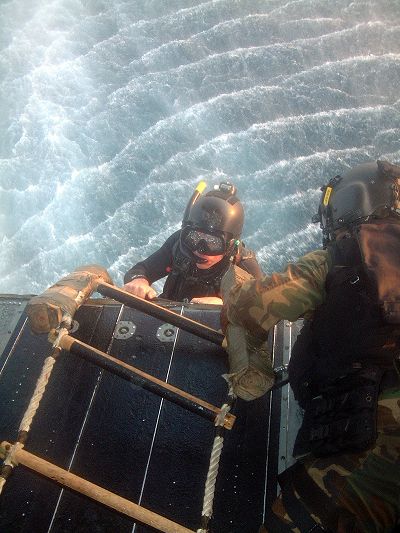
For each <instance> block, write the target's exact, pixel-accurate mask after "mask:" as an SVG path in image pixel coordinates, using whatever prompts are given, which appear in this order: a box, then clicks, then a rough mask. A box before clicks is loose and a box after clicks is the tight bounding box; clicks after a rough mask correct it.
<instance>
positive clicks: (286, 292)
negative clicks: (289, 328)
mask: <svg viewBox="0 0 400 533" xmlns="http://www.w3.org/2000/svg"><path fill="white" fill-rule="evenodd" d="M329 267H330V258H329V254H328V252H327V251H326V250H316V251H314V252H310V253H308V254H307V255H305V256H303V257H301V258H300V259H299V260H298V261H297V262H296V263H290V264H289V265H288V266H287V268H286V270H285V272H282V273H274V274H272V275H271V276H268V275H267V276H264V277H263V278H261V279H260V280H249V281H246V282H244V283H243V285H238V286H236V287H234V288H233V289H232V290H231V292H230V294H229V298H228V301H227V302H226V304H227V308H226V312H227V318H228V321H229V322H230V323H231V324H235V325H240V326H243V327H245V328H246V329H247V330H248V331H250V332H251V333H253V334H254V335H260V334H261V333H263V332H264V331H268V330H269V329H271V328H272V327H273V326H274V325H275V324H276V323H277V322H279V321H280V320H283V319H285V320H290V321H292V322H293V321H295V320H297V319H298V318H300V317H303V318H310V316H312V313H313V311H315V309H316V308H317V307H318V306H319V305H321V304H322V303H323V301H324V299H325V296H326V293H325V279H326V276H327V274H328V271H329Z"/></svg>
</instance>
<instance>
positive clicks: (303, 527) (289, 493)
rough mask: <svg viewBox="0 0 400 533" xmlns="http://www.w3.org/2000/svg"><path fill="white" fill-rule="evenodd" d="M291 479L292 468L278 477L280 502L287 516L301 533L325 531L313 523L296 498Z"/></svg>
mask: <svg viewBox="0 0 400 533" xmlns="http://www.w3.org/2000/svg"><path fill="white" fill-rule="evenodd" d="M292 477H293V470H292V467H291V468H288V469H287V470H285V471H284V472H282V474H280V475H279V476H278V479H279V484H280V486H281V489H282V501H283V504H284V506H285V509H286V511H287V513H288V515H289V516H290V518H291V519H292V520H293V522H294V523H295V524H296V526H297V527H298V528H299V529H300V531H301V533H311V532H312V533H319V532H321V533H322V532H323V531H325V530H324V529H322V527H321V526H319V525H318V524H317V523H316V522H315V520H314V519H313V518H312V516H311V515H310V513H309V512H308V510H307V509H306V507H305V506H304V505H303V504H302V502H301V501H300V500H299V499H298V498H296V495H295V493H294V487H293V482H292Z"/></svg>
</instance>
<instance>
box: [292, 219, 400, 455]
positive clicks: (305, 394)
mask: <svg viewBox="0 0 400 533" xmlns="http://www.w3.org/2000/svg"><path fill="white" fill-rule="evenodd" d="M328 252H329V254H330V258H331V267H330V270H329V272H328V275H327V278H326V283H325V289H326V298H325V301H324V303H323V304H322V305H321V306H320V307H319V308H318V309H317V311H316V312H315V315H314V317H313V320H312V322H310V323H307V324H306V325H305V329H304V331H303V332H302V334H301V335H300V337H299V339H298V342H296V344H295V347H294V350H293V352H292V358H291V362H290V365H289V376H290V377H289V379H290V383H291V386H292V389H293V391H294V394H295V397H296V398H297V399H298V400H299V403H300V405H301V406H302V407H303V408H304V409H305V413H304V419H303V424H302V427H301V429H300V431H299V435H298V437H297V440H296V446H295V454H296V455H300V454H302V453H306V452H308V451H313V452H314V453H315V454H316V455H321V456H323V455H330V454H333V453H336V452H340V451H343V450H353V451H358V450H361V449H365V448H366V447H368V446H370V445H371V444H372V443H373V442H374V440H375V438H376V432H375V414H376V406H377V398H378V394H379V389H380V387H381V381H382V377H383V376H384V375H386V376H389V381H390V380H391V381H392V382H393V375H395V373H394V369H393V359H394V357H395V355H397V354H398V352H399V349H400V312H399V309H400V224H399V223H398V222H397V221H385V220H382V221H379V222H374V223H369V224H366V223H365V224H361V225H359V226H357V227H356V228H354V229H353V230H352V232H351V234H349V237H348V238H344V239H342V240H338V241H334V242H333V243H332V244H331V245H330V246H329V248H328Z"/></svg>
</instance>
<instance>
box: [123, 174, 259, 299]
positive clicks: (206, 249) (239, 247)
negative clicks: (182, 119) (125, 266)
mask: <svg viewBox="0 0 400 533" xmlns="http://www.w3.org/2000/svg"><path fill="white" fill-rule="evenodd" d="M204 186H205V184H204V182H202V183H201V184H200V186H199V187H200V188H198V189H196V191H195V193H194V194H193V196H192V198H191V200H190V201H189V203H188V206H187V208H186V211H185V214H184V217H183V222H182V229H180V230H179V231H177V232H175V233H174V234H173V235H171V236H170V237H169V238H168V239H167V240H166V242H165V243H164V244H163V245H162V246H161V248H160V249H159V250H157V251H156V252H155V253H154V254H152V255H151V256H150V257H148V258H147V259H145V260H144V261H141V262H140V263H137V264H136V265H135V266H133V267H132V268H131V269H130V270H129V271H128V272H127V273H126V274H125V277H124V283H125V285H124V289H125V290H127V291H128V292H131V293H132V294H135V295H136V296H139V297H141V298H147V299H149V300H151V299H153V298H155V297H156V296H157V294H156V292H155V290H154V289H153V288H152V287H151V284H152V283H153V282H155V281H157V280H159V279H161V278H164V277H165V276H167V279H166V281H165V284H164V289H163V292H162V294H161V295H160V297H161V298H166V299H169V300H175V301H183V300H186V301H190V302H193V303H209V304H221V303H222V300H221V298H220V283H221V278H222V276H223V275H224V274H225V272H226V271H227V269H228V268H229V265H230V264H231V263H232V262H234V263H236V264H237V265H238V266H240V267H241V268H242V269H244V270H246V271H247V272H248V273H249V274H251V275H252V276H254V277H255V278H260V277H261V275H262V272H261V269H260V267H259V265H258V262H257V259H256V257H255V254H254V252H252V251H251V250H248V249H247V248H245V246H244V244H243V243H242V242H241V241H240V237H241V233H242V228H243V221H244V213H243V207H242V204H241V203H240V201H239V199H238V198H237V196H236V189H235V187H234V186H233V185H231V184H230V183H221V184H220V186H219V188H218V189H216V190H213V191H210V192H208V193H206V194H204V195H203V194H201V190H202V188H203V187H204Z"/></svg>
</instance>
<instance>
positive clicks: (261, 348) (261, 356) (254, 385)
mask: <svg viewBox="0 0 400 533" xmlns="http://www.w3.org/2000/svg"><path fill="white" fill-rule="evenodd" d="M223 346H224V348H225V349H226V350H227V352H228V355H229V374H225V375H224V378H225V379H226V380H227V381H228V382H229V383H230V385H231V387H232V389H233V392H234V393H235V394H236V396H238V397H239V398H242V399H243V400H247V401H250V400H255V399H256V398H259V397H260V396H262V395H263V394H265V393H266V392H268V391H269V390H270V389H271V387H272V386H273V384H274V383H275V374H274V370H273V368H272V361H271V355H270V353H269V350H268V347H267V341H266V340H265V339H259V338H257V337H255V336H253V335H250V333H248V332H246V330H245V329H244V328H242V327H241V326H235V325H233V324H229V325H228V327H227V329H226V337H225V340H224V344H223Z"/></svg>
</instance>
